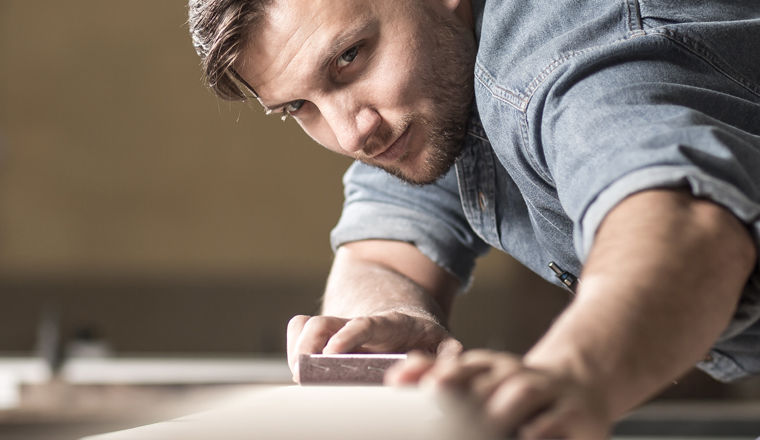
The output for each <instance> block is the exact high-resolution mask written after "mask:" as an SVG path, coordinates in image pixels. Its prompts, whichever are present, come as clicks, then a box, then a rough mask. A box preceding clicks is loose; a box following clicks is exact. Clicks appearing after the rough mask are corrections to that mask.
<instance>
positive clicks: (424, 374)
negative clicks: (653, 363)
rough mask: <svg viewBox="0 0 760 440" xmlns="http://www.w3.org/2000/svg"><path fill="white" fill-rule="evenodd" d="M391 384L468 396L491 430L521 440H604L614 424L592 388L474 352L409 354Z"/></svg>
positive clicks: (505, 357) (389, 376)
mask: <svg viewBox="0 0 760 440" xmlns="http://www.w3.org/2000/svg"><path fill="white" fill-rule="evenodd" d="M385 382H386V384H396V385H400V384H410V383H419V384H420V386H421V387H424V388H434V389H448V390H453V391H455V392H461V393H464V394H465V395H466V396H468V397H469V399H470V400H471V401H473V403H474V405H475V406H476V407H477V408H479V410H480V411H479V412H480V415H481V416H482V418H483V422H484V423H485V425H486V428H487V429H488V430H493V431H494V434H497V435H501V436H504V435H516V436H517V437H518V438H520V439H555V438H562V439H573V440H604V439H607V438H608V437H609V434H610V427H611V425H612V421H611V420H610V416H609V415H608V414H607V411H606V409H605V408H606V406H605V405H604V402H603V401H602V399H601V398H600V397H599V396H597V394H596V393H594V392H593V391H592V390H591V389H590V387H588V386H584V385H583V384H581V383H580V382H578V381H576V380H574V379H573V378H571V377H567V376H566V375H561V374H556V373H553V372H550V371H546V370H538V369H532V368H529V367H526V366H525V365H524V364H523V362H522V360H521V359H520V358H519V357H517V356H513V355H510V354H507V353H498V352H493V351H487V350H473V351H468V352H466V353H464V354H463V355H461V356H458V357H455V358H448V359H438V360H434V359H432V358H430V357H428V356H424V355H410V356H409V358H408V359H407V361H406V362H405V363H399V364H396V365H394V366H393V367H392V368H391V369H389V370H388V372H387V373H386V375H385Z"/></svg>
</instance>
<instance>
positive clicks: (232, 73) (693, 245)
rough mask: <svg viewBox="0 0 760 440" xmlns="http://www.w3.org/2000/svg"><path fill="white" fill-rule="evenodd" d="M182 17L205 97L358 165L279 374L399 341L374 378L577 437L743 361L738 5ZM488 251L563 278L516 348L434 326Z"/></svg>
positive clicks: (632, 1) (749, 23) (745, 314)
mask: <svg viewBox="0 0 760 440" xmlns="http://www.w3.org/2000/svg"><path fill="white" fill-rule="evenodd" d="M190 26H191V33H192V35H193V39H194V43H195V46H196V49H197V50H198V53H199V54H200V56H201V58H202V61H203V65H204V69H205V73H206V76H207V79H208V82H209V84H210V86H211V87H212V88H213V89H214V90H215V91H216V92H217V94H218V95H219V96H221V97H223V98H227V99H236V100H244V99H246V94H248V95H252V96H254V97H256V98H257V99H258V100H259V102H260V103H261V104H262V105H263V106H264V107H265V109H266V111H267V112H277V113H282V114H283V115H284V117H285V116H288V115H290V116H293V117H294V118H295V119H296V120H297V121H298V123H299V124H300V125H301V127H302V128H303V129H304V130H305V131H306V132H307V133H308V134H309V135H310V136H311V137H312V138H314V139H315V140H316V141H317V142H319V143H320V144H322V145H323V146H325V147H327V148H329V149H331V150H333V151H336V152H338V153H341V154H345V155H347V156H350V157H353V158H355V159H357V163H355V164H354V165H353V166H352V167H351V169H349V171H348V172H347V174H346V176H345V177H344V183H345V187H346V203H345V205H344V211H343V215H342V217H341V220H340V222H339V224H338V226H337V227H336V229H335V230H334V231H333V233H332V242H333V246H334V247H335V248H336V249H337V251H336V257H335V262H334V265H333V268H332V271H331V274H330V277H329V281H328V285H327V289H326V292H325V296H324V304H323V309H322V315H320V316H315V317H308V316H297V317H295V318H293V319H292V320H291V322H290V324H289V327H288V356H289V360H290V364H291V367H292V369H293V371H294V373H296V372H297V366H296V365H295V361H296V359H297V357H298V354H301V353H319V352H324V353H342V352H352V351H359V352H362V351H364V352H367V351H369V352H407V351H409V350H417V351H420V352H423V353H428V354H429V355H431V356H430V357H426V356H423V355H418V356H411V357H410V360H409V361H408V362H407V363H405V364H404V365H402V366H399V367H398V368H396V369H395V370H393V371H391V372H389V373H388V374H387V375H386V381H387V382H389V383H396V384H398V383H417V382H419V383H421V384H423V385H425V386H441V387H449V388H455V389H459V390H461V391H463V392H465V393H468V394H469V395H470V396H471V398H472V399H473V400H474V401H475V402H476V403H477V404H478V405H480V407H481V412H482V414H483V417H484V419H485V420H486V421H487V422H488V423H489V424H490V426H492V427H494V428H495V429H497V430H499V431H501V432H504V433H510V432H514V433H516V434H517V435H519V436H520V437H521V438H557V437H567V438H573V439H601V438H606V436H607V435H608V433H609V429H610V426H611V424H612V423H613V422H614V420H615V419H616V418H617V417H619V416H620V415H622V414H623V413H624V412H626V411H627V410H629V409H631V408H632V407H634V406H635V405H638V404H639V403H641V402H642V401H644V400H646V399H647V398H648V397H650V396H652V395H653V394H654V393H656V392H657V391H658V390H660V389H662V388H663V387H664V386H666V385H667V384H669V383H670V382H672V381H673V380H674V379H676V378H678V377H679V376H680V375H681V374H683V373H684V372H685V371H687V369H689V368H690V367H691V366H692V365H694V364H695V363H698V366H699V367H700V368H702V369H704V370H705V371H707V372H708V373H710V374H712V375H713V376H714V377H716V378H718V379H720V380H734V379H738V378H740V377H744V376H747V375H749V374H752V373H757V372H759V371H760V339H758V338H760V324H757V321H758V317H760V283H759V281H760V278H758V270H757V263H756V246H757V243H758V231H759V230H760V223H758V219H759V218H760V187H759V186H758V184H760V172H759V171H760V73H759V72H760V69H758V66H759V65H760V57H759V56H758V55H757V47H758V44H760V4H755V3H752V2H737V1H732V0H724V1H710V2H707V1H698V2H693V1H689V2H686V1H682V0H673V1H669V2H662V1H659V2H653V1H649V0H626V1H610V0H583V1H580V2H578V1H570V0H563V1H559V2H557V1H548V0H529V1H524V0H523V1H512V0H502V1H497V0H384V1H370V0H330V1H328V0H248V1H244V0H191V1H190ZM380 169H382V170H384V171H380ZM391 175H392V176H391ZM394 176H395V177H394ZM488 245H490V246H493V247H496V248H499V249H502V250H504V251H507V252H509V253H511V254H512V255H513V256H515V257H516V258H517V259H518V260H520V261H522V262H523V263H524V264H526V265H527V266H528V267H530V268H531V269H533V270H534V271H536V272H537V273H539V274H540V275H542V276H543V277H544V278H546V279H548V280H554V272H553V271H552V268H550V267H549V263H552V266H554V269H556V270H557V271H558V272H559V273H560V274H561V275H563V277H564V279H565V280H566V281H567V284H571V285H573V286H577V294H576V297H575V299H574V301H573V302H572V304H571V305H570V306H569V307H568V308H567V310H566V311H565V312H564V313H563V314H562V315H561V316H560V317H559V319H558V320H557V321H556V322H555V324H554V325H553V326H552V328H551V329H550V330H549V332H548V333H547V334H546V335H545V336H544V337H543V338H542V339H541V341H539V343H538V344H537V345H536V346H535V347H533V348H532V349H531V350H530V351H529V352H528V353H527V354H526V355H525V356H524V357H523V358H519V357H516V356H513V355H510V354H506V353H496V352H489V351H473V352H465V353H463V354H462V353H461V351H462V347H461V344H459V342H458V341H456V339H454V337H453V336H452V335H450V334H449V333H448V331H447V330H446V320H447V317H448V315H449V312H450V308H451V305H452V300H453V298H454V296H455V294H456V293H457V292H458V291H460V290H462V289H463V288H464V286H466V283H467V280H468V278H469V276H470V271H471V269H472V266H473V264H474V263H473V262H474V260H475V258H476V257H477V256H478V255H480V254H482V253H483V252H484V251H485V248H486V247H487V246H488ZM576 275H580V282H579V283H574V282H573V279H574V278H575V276H576ZM555 282H556V280H555ZM708 353H709V354H708ZM436 355H437V357H435V358H434V357H433V356H436ZM296 374H297V373H296ZM296 380H297V376H296Z"/></svg>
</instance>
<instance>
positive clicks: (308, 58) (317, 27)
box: [236, 0, 387, 94]
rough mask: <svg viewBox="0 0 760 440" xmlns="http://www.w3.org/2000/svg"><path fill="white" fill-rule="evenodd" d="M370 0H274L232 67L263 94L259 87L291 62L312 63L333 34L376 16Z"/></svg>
mask: <svg viewBox="0 0 760 440" xmlns="http://www.w3.org/2000/svg"><path fill="white" fill-rule="evenodd" d="M386 1H387V0H386ZM375 3H377V2H373V1H368V0H275V1H274V2H273V3H272V4H271V5H270V6H269V8H268V9H267V12H266V14H265V16H264V19H263V20H262V21H261V23H260V25H259V26H258V28H257V29H256V31H255V32H254V33H253V35H252V38H251V41H249V47H248V50H247V53H246V56H245V57H244V59H243V60H242V62H241V64H240V65H239V66H236V69H237V70H238V72H240V73H241V75H243V77H244V78H245V79H246V80H247V81H248V82H249V83H250V84H251V85H252V86H253V87H254V88H255V89H256V90H257V92H259V93H260V94H263V93H262V92H263V90H259V89H260V88H262V87H265V86H266V84H267V83H269V82H270V81H273V80H274V79H276V78H278V77H279V76H281V75H283V73H285V71H287V70H292V68H293V67H294V66H298V68H299V69H305V68H311V69H314V68H317V66H316V65H315V64H316V63H317V62H318V59H319V57H320V56H322V55H324V52H325V51H327V50H329V49H330V48H331V47H332V46H334V44H335V42H336V40H338V39H340V38H341V36H342V35H345V34H346V33H348V32H350V31H351V30H357V29H358V28H361V27H362V26H363V25H364V24H366V23H367V22H369V21H372V19H373V17H375V16H376V9H377V8H376V7H375V6H374V4H375ZM379 3H382V2H379ZM291 73H292V72H291Z"/></svg>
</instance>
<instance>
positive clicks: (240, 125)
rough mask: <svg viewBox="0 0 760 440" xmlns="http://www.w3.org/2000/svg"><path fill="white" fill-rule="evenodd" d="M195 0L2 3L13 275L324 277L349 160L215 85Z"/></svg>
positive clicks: (4, 210) (1, 208)
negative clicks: (189, 18)
mask: <svg viewBox="0 0 760 440" xmlns="http://www.w3.org/2000/svg"><path fill="white" fill-rule="evenodd" d="M185 21H186V7H185V1H184V0H129V1H115V0H105V1H103V0H72V1H67V2H59V1H41V0H32V1H30V0H0V133H2V137H3V138H4V141H5V142H4V144H5V147H4V151H3V154H2V156H0V271H2V272H3V273H5V274H9V273H10V274H14V275H17V274H29V275H35V276H36V275H40V274H42V275H44V274H61V273H66V274H72V273H74V274H80V275H84V276H90V275H92V274H97V275H103V274H106V275H112V274H127V275H129V274H137V275H144V274H159V275H164V274H185V273H187V274H196V275H197V274H198V273H210V274H221V275H230V274H231V275H235V276H241V275H244V276H250V275H252V276H255V275H256V274H259V273H266V274H271V273H273V272H283V271H292V270H297V271H307V272H323V271H324V270H326V268H327V267H328V264H329V259H330V257H331V252H330V249H329V245H328V238H327V234H328V231H329V229H330V228H331V227H332V225H333V224H334V223H335V222H336V220H337V218H338V215H339V209H340V204H341V202H342V196H341V185H340V176H341V174H342V172H343V170H344V169H345V168H346V167H347V166H348V165H349V161H347V160H346V159H344V158H341V157H339V156H337V155H334V154H331V153H329V152H327V151H323V150H322V149H321V148H320V147H318V146H317V145H316V144H314V143H312V142H311V141H310V140H309V139H308V138H307V137H306V136H304V135H303V134H302V133H301V132H300V129H298V127H297V125H296V124H295V123H293V122H292V121H289V122H287V123H285V124H283V123H280V122H279V121H277V120H276V119H275V118H274V117H270V118H266V117H265V116H264V115H263V112H262V111H260V109H259V108H255V109H253V110H251V109H249V108H247V107H244V106H241V105H237V104H235V105H228V104H227V103H224V102H221V101H218V100H217V99H215V98H214V97H213V96H212V95H211V93H210V92H208V91H207V90H206V89H205V88H203V87H202V85H201V82H200V76H201V72H200V68H199V67H198V59H197V56H196V55H195V53H194V51H193V48H192V46H191V43H190V39H189V36H188V30H187V26H186V25H185Z"/></svg>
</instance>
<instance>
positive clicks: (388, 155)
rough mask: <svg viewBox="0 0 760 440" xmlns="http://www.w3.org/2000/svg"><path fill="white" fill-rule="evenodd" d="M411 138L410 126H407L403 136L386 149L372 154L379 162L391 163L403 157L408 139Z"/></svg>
mask: <svg viewBox="0 0 760 440" xmlns="http://www.w3.org/2000/svg"><path fill="white" fill-rule="evenodd" d="M408 139H409V127H408V126H407V127H406V130H404V132H403V133H401V136H399V137H398V138H396V140H395V141H394V142H393V143H392V144H391V145H390V146H389V147H388V148H386V149H385V151H383V152H381V153H378V154H376V155H374V156H372V159H374V160H376V161H378V162H386V163H390V162H393V161H395V160H396V159H398V158H399V157H401V155H402V154H404V151H406V145H407V140H408Z"/></svg>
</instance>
